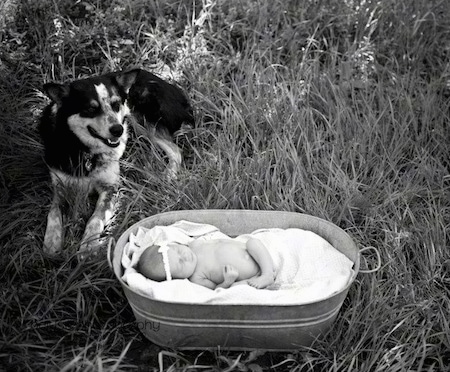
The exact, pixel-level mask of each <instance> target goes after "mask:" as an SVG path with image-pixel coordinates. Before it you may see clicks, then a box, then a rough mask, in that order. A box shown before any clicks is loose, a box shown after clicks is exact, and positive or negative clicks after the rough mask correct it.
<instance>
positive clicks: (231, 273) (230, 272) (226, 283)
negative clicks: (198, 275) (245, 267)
mask: <svg viewBox="0 0 450 372" xmlns="http://www.w3.org/2000/svg"><path fill="white" fill-rule="evenodd" d="M238 276H239V272H238V271H237V270H236V268H235V267H234V266H233V265H225V266H224V267H223V282H222V283H220V284H217V287H216V288H230V287H231V286H232V285H233V284H234V282H235V281H236V279H237V277H238Z"/></svg>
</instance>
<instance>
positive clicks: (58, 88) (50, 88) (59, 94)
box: [43, 83, 70, 105]
mask: <svg viewBox="0 0 450 372" xmlns="http://www.w3.org/2000/svg"><path fill="white" fill-rule="evenodd" d="M43 88H44V92H45V94H47V96H48V97H49V98H50V99H51V100H52V101H53V102H55V103H56V104H57V105H61V103H62V100H63V98H65V97H67V96H68V95H69V90H70V88H69V85H67V84H58V83H47V84H44V87H43Z"/></svg>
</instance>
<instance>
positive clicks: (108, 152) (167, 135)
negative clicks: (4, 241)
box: [39, 69, 194, 256]
mask: <svg viewBox="0 0 450 372" xmlns="http://www.w3.org/2000/svg"><path fill="white" fill-rule="evenodd" d="M44 91H45V92H46V94H47V95H48V96H49V97H50V99H51V101H52V102H51V103H50V104H49V105H48V106H47V107H46V108H45V109H44V111H43V114H42V117H41V121H40V124H39V131H40V134H41V137H42V141H43V144H44V148H45V161H46V163H47V166H48V167H49V170H50V175H51V180H52V184H53V188H54V195H53V201H52V204H51V207H50V212H49V214H48V218H47V228H46V231H45V237H44V251H45V252H46V253H48V254H50V255H55V254H56V253H58V252H59V251H61V249H62V246H63V213H62V209H61V206H62V202H63V190H64V188H65V187H68V186H72V187H76V188H77V189H79V190H80V191H81V192H92V191H96V192H97V193H98V199H97V204H96V207H95V211H94V213H93V214H92V216H91V218H90V219H89V221H88V222H87V225H86V228H85V231H84V235H83V238H82V241H81V246H80V253H81V254H82V255H83V256H88V255H89V254H90V253H92V252H93V251H95V250H96V249H97V248H98V246H99V245H100V241H99V237H100V235H101V233H102V232H103V230H104V228H105V225H106V224H107V222H108V221H109V220H110V218H111V217H112V214H113V204H114V203H113V196H114V194H115V192H116V190H117V188H118V185H119V175H120V170H119V159H120V158H121V156H122V154H123V152H124V150H125V147H126V144H127V139H128V130H127V119H126V118H127V116H128V115H129V114H131V115H134V117H135V119H136V121H137V122H138V123H140V124H147V125H148V128H149V134H150V135H151V137H152V139H153V140H154V141H155V142H156V144H157V145H159V146H160V147H161V149H162V150H163V151H164V152H165V153H166V154H167V156H168V159H169V164H168V168H169V173H171V174H174V173H176V171H177V169H178V167H179V165H180V163H181V160H182V157H181V151H180V149H179V148H178V146H177V145H176V144H175V143H174V142H173V134H174V132H176V131H177V130H179V129H180V127H181V125H182V124H183V123H184V122H185V123H189V124H193V121H194V119H193V113H192V108H191V106H190V104H189V101H188V99H187V98H186V96H185V95H184V94H183V92H182V91H181V90H180V89H179V88H178V87H176V86H175V85H172V84H169V83H168V82H166V81H164V80H162V79H160V78H159V77H157V76H155V75H153V74H151V73H149V72H147V71H144V70H139V69H136V70H132V71H128V72H113V73H109V74H105V75H100V76H95V77H89V78H86V79H81V80H75V81H73V82H71V83H67V84H57V83H48V84H45V85H44Z"/></svg>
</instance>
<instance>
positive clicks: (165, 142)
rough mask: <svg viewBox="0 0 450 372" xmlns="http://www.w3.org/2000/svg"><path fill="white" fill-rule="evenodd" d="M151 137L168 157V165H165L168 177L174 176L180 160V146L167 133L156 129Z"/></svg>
mask: <svg viewBox="0 0 450 372" xmlns="http://www.w3.org/2000/svg"><path fill="white" fill-rule="evenodd" d="M153 139H154V141H155V143H156V144H157V145H158V146H159V147H160V148H161V149H162V150H163V151H164V152H165V153H166V155H167V156H168V158H169V165H168V167H167V173H168V174H167V175H168V177H169V178H176V175H177V172H178V170H179V169H180V166H181V161H182V156H181V150H180V148H179V147H178V146H177V145H176V144H175V143H174V142H173V141H172V138H171V136H170V135H169V134H168V133H167V134H166V133H161V132H158V131H156V132H155V135H154V138H153Z"/></svg>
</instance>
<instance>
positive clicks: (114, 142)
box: [88, 126, 120, 147]
mask: <svg viewBox="0 0 450 372" xmlns="http://www.w3.org/2000/svg"><path fill="white" fill-rule="evenodd" d="M88 131H89V133H90V134H91V136H92V137H94V138H97V139H99V140H100V141H102V142H103V143H104V144H105V145H106V146H109V147H117V146H119V145H120V138H117V139H115V140H113V139H110V138H103V137H102V136H100V135H99V134H98V133H97V131H96V130H95V129H94V128H92V127H90V126H88Z"/></svg>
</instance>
